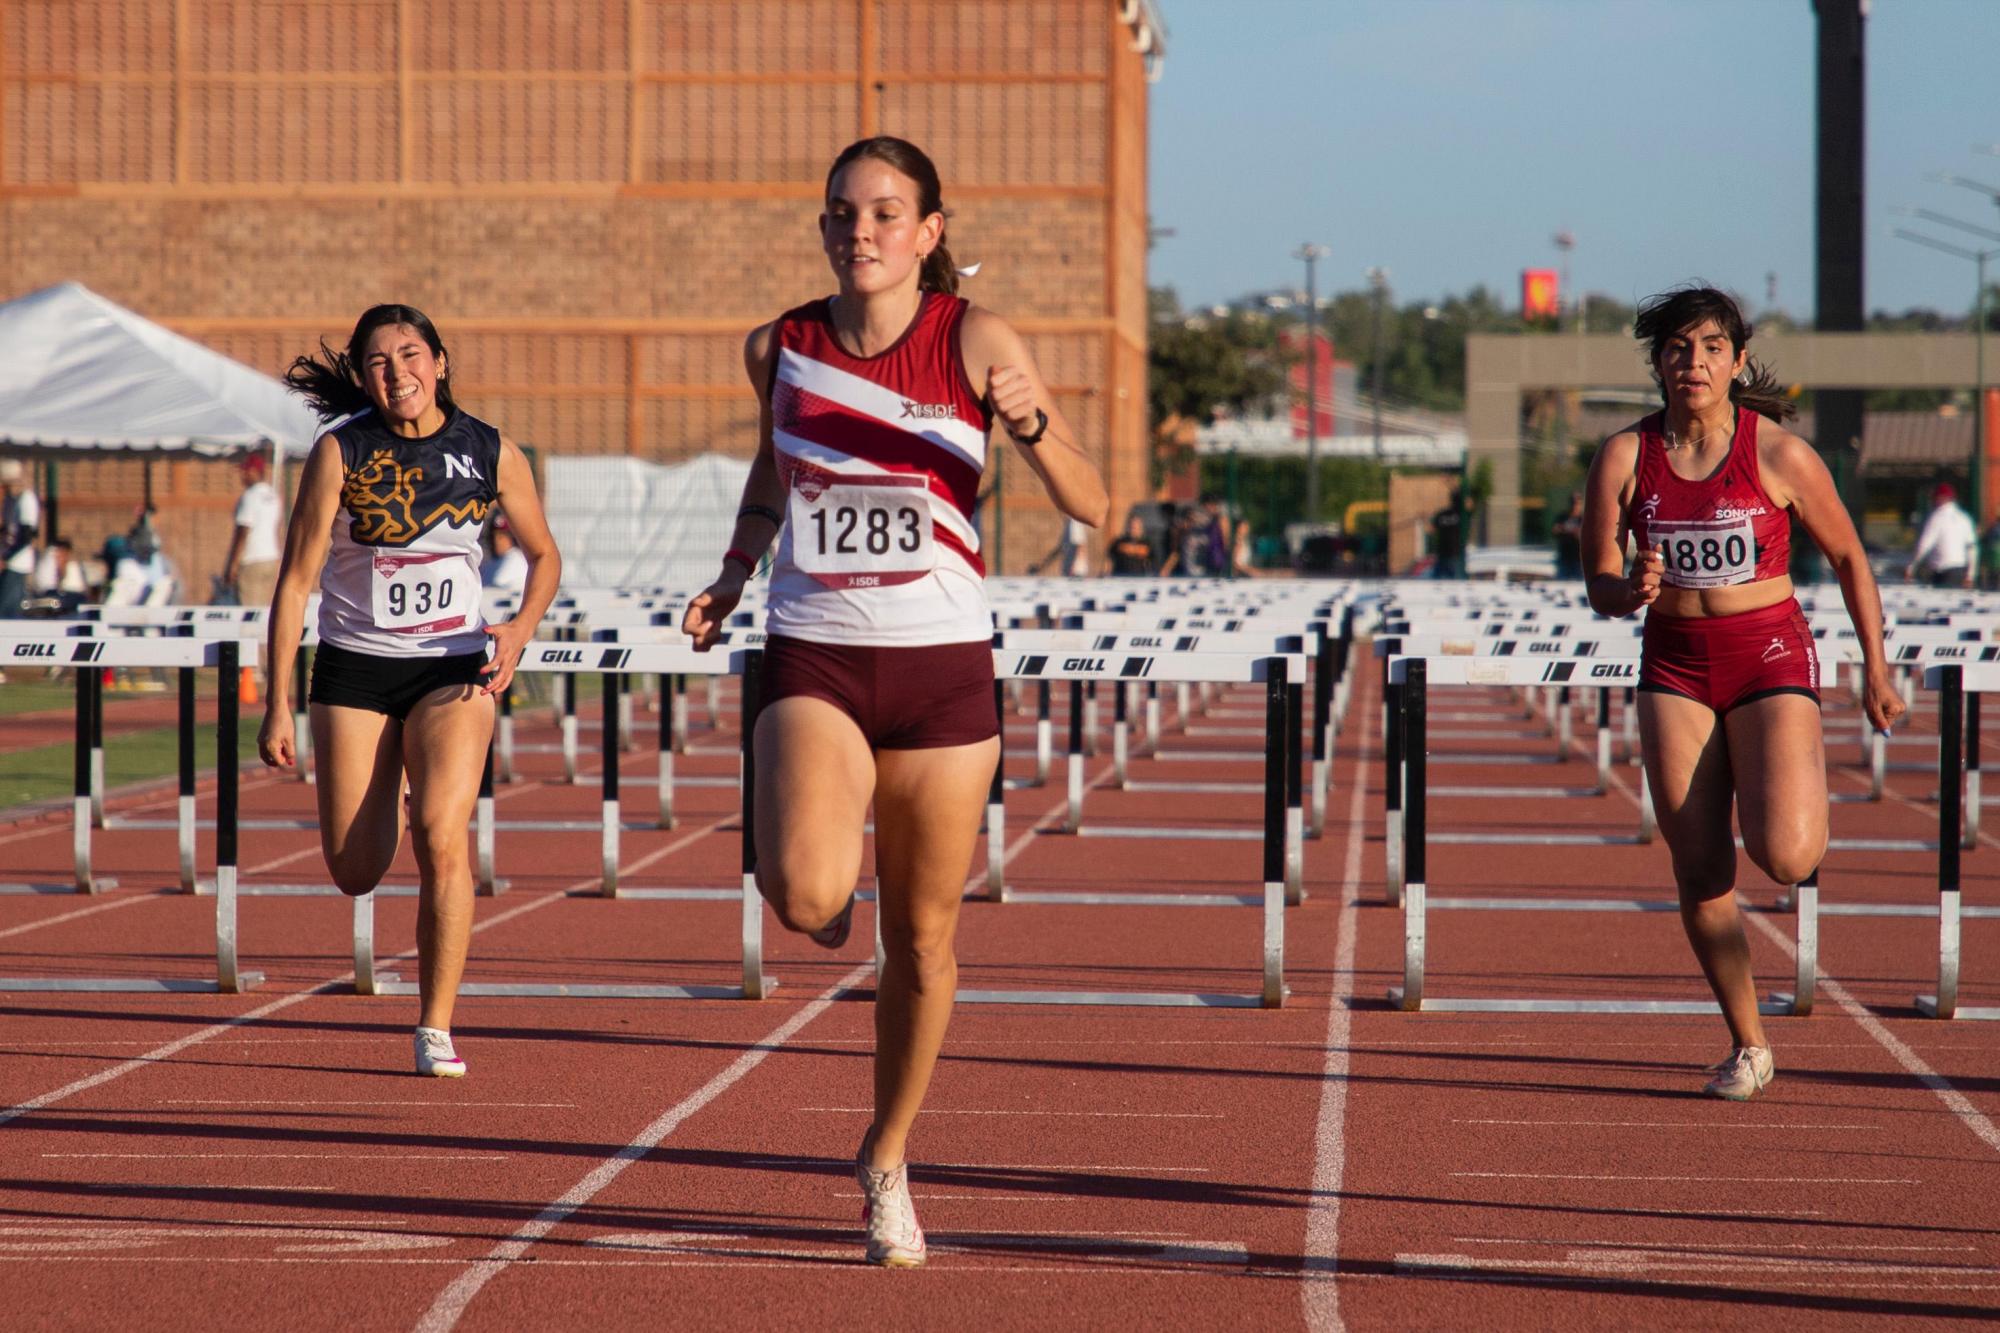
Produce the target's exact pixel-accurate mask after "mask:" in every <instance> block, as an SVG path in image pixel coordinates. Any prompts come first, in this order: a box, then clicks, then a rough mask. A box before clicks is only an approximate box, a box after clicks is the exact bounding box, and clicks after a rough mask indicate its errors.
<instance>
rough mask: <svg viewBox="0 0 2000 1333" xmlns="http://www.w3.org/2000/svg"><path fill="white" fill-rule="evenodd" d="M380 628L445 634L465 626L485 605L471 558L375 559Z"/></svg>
mask: <svg viewBox="0 0 2000 1333" xmlns="http://www.w3.org/2000/svg"><path fill="white" fill-rule="evenodd" d="M372 591H373V599H372V600H373V604H374V611H375V628H377V629H384V630H389V631H391V632H392V633H396V634H442V633H444V632H445V631H447V630H454V629H459V628H462V627H463V626H464V625H465V623H466V619H467V617H468V616H469V615H470V614H471V612H472V608H473V607H475V606H477V605H478V604H479V584H478V580H477V579H476V578H474V576H473V573H472V569H471V567H470V566H469V565H467V564H466V563H465V557H463V556H458V555H388V554H378V555H376V557H375V574H374V586H373V589H372Z"/></svg>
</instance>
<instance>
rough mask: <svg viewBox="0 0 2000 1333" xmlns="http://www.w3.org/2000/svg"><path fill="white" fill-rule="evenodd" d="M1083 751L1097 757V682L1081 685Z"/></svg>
mask: <svg viewBox="0 0 2000 1333" xmlns="http://www.w3.org/2000/svg"><path fill="white" fill-rule="evenodd" d="M1083 752H1084V753H1085V754H1086V755H1088V756H1090V757H1091V758H1092V759H1095V758H1096V757H1097V682H1096V681H1094V680H1093V681H1091V682H1090V683H1089V684H1087V685H1085V686H1084V687H1083Z"/></svg>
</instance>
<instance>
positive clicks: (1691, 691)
mask: <svg viewBox="0 0 2000 1333" xmlns="http://www.w3.org/2000/svg"><path fill="white" fill-rule="evenodd" d="M1640 644H1641V647H1640V658H1639V688H1640V689H1642V690H1654V691H1657V692H1659V693H1662V694H1678V695H1682V696H1684V697H1686V698H1689V699H1693V700H1694V701H1695V702H1697V703H1704V704H1707V705H1708V706H1709V707H1710V708H1712V709H1714V710H1715V711H1716V712H1717V713H1726V712H1728V711H1729V710H1730V709H1732V708H1735V707H1737V706H1738V705H1740V704H1747V703H1751V702H1753V701H1755V700H1758V699H1765V698H1769V697H1770V696H1771V695H1774V694H1803V695H1805V696H1806V697H1807V698H1808V699H1811V700H1812V701H1813V702H1814V703H1818V702H1819V655H1818V654H1817V653H1815V652H1814V651H1813V638H1812V628H1811V627H1810V626H1809V625H1807V624H1806V617H1805V612H1803V611H1801V610H1800V609H1799V603H1798V599H1797V598H1787V599H1786V600H1785V601H1782V602H1779V603H1777V604H1776V605H1775V606H1766V607H1760V608H1759V609H1757V610H1755V611H1743V612H1739V613H1738V614H1736V615H1733V616H1663V615H1661V614H1660V613H1659V612H1657V611H1649V612H1647V613H1646V625H1645V628H1644V630H1643V631H1642V634H1641V638H1640Z"/></svg>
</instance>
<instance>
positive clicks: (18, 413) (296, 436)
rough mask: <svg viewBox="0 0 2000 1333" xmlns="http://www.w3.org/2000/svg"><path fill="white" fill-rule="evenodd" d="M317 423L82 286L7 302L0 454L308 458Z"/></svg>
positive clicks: (218, 360) (1, 346)
mask: <svg viewBox="0 0 2000 1333" xmlns="http://www.w3.org/2000/svg"><path fill="white" fill-rule="evenodd" d="M319 434H320V423H319V419H318V418H317V417H316V416H315V415H314V414H313V412H312V410H311V409H310V408H308V407H307V406H306V405H305V404H304V403H303V402H302V401H300V400H299V399H298V398H297V397H296V396H295V395H293V394H292V393H291V392H290V391H289V390H288V389H286V387H285V386H284V384H282V383H281V382H279V381H278V380H275V379H273V378H271V377H270V376H269V375H265V374H262V373H260V372H258V371H255V370H252V369H251V368H250V367H248V366H246V365H243V364H242V363H241V362H237V361H232V360H230V359H229V358H228V357H226V356H223V355H222V354H221V353H219V352H215V351H211V350H210V349H209V348H206V347H204V346H202V345H201V344H200V343H198V342H195V341H194V340H192V339H190V338H183V337H182V336H181V335H180V334H178V333H173V332H171V331H169V330H167V329H164V328H161V327H160V326H159V325H158V324H155V323H153V322H152V321H151V320H147V319H144V318H141V317H140V316H138V315H135V314H133V313H132V312H131V311H129V310H127V309H125V308H124V307H123V306H120V305H116V304H114V303H113V302H110V301H107V300H105V299H104V298H103V297H101V296H99V295H98V294H97V293H95V292H93V291H91V290H90V289H88V288H87V287H84V286H83V285H82V284H80V283H74V282H65V283H60V284H58V285H57V286H54V287H47V288H44V289H42V290H41V291H38V292H31V293H29V294H28V295H26V296H22V297H18V298H16V299H15V300H12V301H8V302H6V303H5V304H0V453H8V454H14V455H16V456H22V455H30V456H39V455H42V454H45V453H88V454H103V453H128V454H141V455H145V456H147V457H154V458H170V457H183V458H185V457H196V458H227V457H230V456H232V455H236V454H241V453H245V452H248V451H249V450H252V449H257V448H261V447H264V446H267V445H277V446H279V448H280V450H281V451H282V452H281V453H280V459H281V460H282V458H283V457H284V456H287V455H289V456H292V457H304V456H305V455H306V454H307V453H309V452H310V451H311V449H312V444H313V441H314V440H315V439H317V438H318V437H319Z"/></svg>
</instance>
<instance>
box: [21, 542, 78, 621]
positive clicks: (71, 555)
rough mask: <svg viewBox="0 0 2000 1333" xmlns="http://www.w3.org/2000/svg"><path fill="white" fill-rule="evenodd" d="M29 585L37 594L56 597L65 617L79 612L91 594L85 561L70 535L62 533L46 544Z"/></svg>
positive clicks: (56, 610)
mask: <svg viewBox="0 0 2000 1333" xmlns="http://www.w3.org/2000/svg"><path fill="white" fill-rule="evenodd" d="M28 585H29V591H31V592H32V593H33V594H34V595H35V596H36V597H37V598H42V599H47V600H49V601H53V602H54V603H55V613H56V614H57V615H58V616H63V617H68V616H73V615H75V614H76V613H77V610H78V609H79V608H80V607H82V605H83V603H84V601H85V600H86V599H87V598H88V597H89V595H90V582H89V580H88V579H87V578H85V577H84V572H83V562H82V561H81V560H78V559H77V558H76V551H75V549H74V548H72V547H71V546H70V543H69V539H68V538H66V537H58V538H56V539H55V540H54V541H52V542H50V543H49V544H48V545H47V546H45V547H43V548H42V558H41V559H40V560H38V561H37V562H36V563H35V575H34V577H33V578H31V579H29V580H28Z"/></svg>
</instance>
